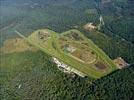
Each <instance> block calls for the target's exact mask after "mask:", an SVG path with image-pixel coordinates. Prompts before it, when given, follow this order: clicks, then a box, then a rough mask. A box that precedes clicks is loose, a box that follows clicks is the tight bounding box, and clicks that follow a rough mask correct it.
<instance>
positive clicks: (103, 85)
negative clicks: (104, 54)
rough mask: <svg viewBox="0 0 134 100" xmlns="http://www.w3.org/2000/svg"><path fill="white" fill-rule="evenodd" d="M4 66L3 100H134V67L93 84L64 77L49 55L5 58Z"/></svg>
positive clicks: (77, 78) (28, 53)
mask: <svg viewBox="0 0 134 100" xmlns="http://www.w3.org/2000/svg"><path fill="white" fill-rule="evenodd" d="M1 56H2V55H1ZM7 62H8V63H7ZM2 65H3V66H4V67H2V70H1V74H0V76H1V77H2V78H1V81H0V82H1V86H2V88H1V92H0V94H1V99H2V100H3V99H4V100H5V99H6V100H18V99H22V98H23V100H24V99H25V100H27V99H32V100H36V99H38V100H43V99H45V100H57V99H58V100H63V99H64V100H89V99H90V100H100V99H101V100H132V98H133V93H134V89H133V87H134V77H133V76H134V67H133V66H131V67H129V68H127V69H123V70H119V71H116V72H113V73H111V74H110V75H108V76H106V77H103V78H101V79H98V80H96V81H94V80H91V79H90V78H88V77H86V78H80V77H78V76H75V77H71V76H70V75H67V74H64V73H63V72H61V71H59V70H58V69H57V68H56V65H55V64H53V63H52V60H51V57H50V56H48V55H46V54H44V53H43V52H40V51H38V52H28V51H27V52H23V53H13V54H7V55H4V57H3V60H2ZM5 66H6V67H5ZM19 86H21V87H19Z"/></svg>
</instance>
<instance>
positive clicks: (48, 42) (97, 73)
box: [16, 29, 116, 78]
mask: <svg viewBox="0 0 134 100" xmlns="http://www.w3.org/2000/svg"><path fill="white" fill-rule="evenodd" d="M40 31H42V32H43V31H44V32H48V33H50V37H49V38H45V41H44V39H40V37H39V36H38V33H39V32H40ZM71 32H75V33H77V35H78V36H79V38H82V40H73V39H71V38H68V37H67V36H66V35H67V34H70V33H71ZM16 33H17V34H18V35H19V36H21V37H22V38H24V39H25V40H26V41H27V42H29V43H30V44H32V45H33V46H35V47H37V48H38V49H40V50H42V51H43V52H45V53H47V54H49V55H51V56H53V57H56V58H58V59H59V60H60V61H62V62H64V63H66V64H68V65H69V66H71V67H73V68H75V69H77V70H79V71H80V72H82V73H84V74H86V75H87V76H89V77H91V78H100V77H102V76H105V75H107V74H109V73H110V72H112V71H114V70H116V66H115V65H114V63H113V62H112V60H111V59H110V58H109V57H108V56H107V55H106V54H105V53H104V52H103V51H102V50H101V49H100V48H98V46H97V45H95V44H94V43H93V42H92V41H91V40H89V39H88V38H86V37H85V36H84V35H83V34H82V33H81V32H79V31H78V30H69V31H67V32H64V33H62V34H60V35H59V34H58V33H56V32H54V31H51V30H48V29H42V30H37V31H35V32H33V33H32V34H31V35H30V36H29V37H25V36H23V35H22V34H21V33H19V32H17V31H16ZM61 37H62V38H64V39H67V41H68V42H67V43H69V45H72V44H75V45H73V46H75V48H76V49H79V50H82V48H84V49H87V50H90V51H93V52H94V53H95V55H96V60H95V61H93V62H92V63H85V62H81V61H80V60H78V59H75V58H77V57H72V55H71V54H69V53H66V52H64V51H63V50H62V49H61V44H60V43H59V39H60V38H61ZM81 41H82V42H86V43H87V44H86V45H84V44H81V43H82V42H81ZM83 53H84V52H83ZM99 62H101V63H103V64H104V66H105V67H106V68H104V69H103V70H101V69H98V68H96V67H95V65H96V64H97V65H98V63H99ZM100 65H101V64H100Z"/></svg>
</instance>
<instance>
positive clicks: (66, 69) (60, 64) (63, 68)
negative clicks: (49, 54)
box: [53, 57, 86, 77]
mask: <svg viewBox="0 0 134 100" xmlns="http://www.w3.org/2000/svg"><path fill="white" fill-rule="evenodd" d="M53 62H54V63H56V64H57V66H58V69H59V70H61V71H63V72H64V73H69V74H71V73H75V74H77V75H79V76H81V77H85V76H86V75H85V74H84V73H82V72H80V71H78V70H76V69H74V68H71V67H70V66H68V65H66V64H64V63H63V62H60V61H59V60H58V59H57V58H54V57H53Z"/></svg>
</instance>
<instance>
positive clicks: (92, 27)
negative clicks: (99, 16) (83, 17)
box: [87, 23, 96, 29]
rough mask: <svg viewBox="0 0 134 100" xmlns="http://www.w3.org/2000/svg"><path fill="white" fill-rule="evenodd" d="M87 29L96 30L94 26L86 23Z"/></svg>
mask: <svg viewBox="0 0 134 100" xmlns="http://www.w3.org/2000/svg"><path fill="white" fill-rule="evenodd" d="M87 27H88V28H89V29H95V28H96V26H94V25H93V23H88V24H87Z"/></svg>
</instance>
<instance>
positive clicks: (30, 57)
mask: <svg viewBox="0 0 134 100" xmlns="http://www.w3.org/2000/svg"><path fill="white" fill-rule="evenodd" d="M133 6H134V1H133V0H108V2H106V0H0V16H1V19H0V37H1V38H0V47H1V46H2V45H3V42H4V41H5V40H6V39H9V38H14V37H18V36H17V35H16V34H15V32H14V30H18V31H20V32H21V33H23V34H24V35H26V36H27V35H29V34H30V33H31V32H33V31H34V30H37V29H42V28H49V29H51V30H54V31H56V32H59V33H61V32H63V31H66V30H69V29H73V28H77V29H78V30H80V31H81V32H82V33H83V34H84V35H85V36H87V37H88V38H90V39H91V40H92V41H93V42H94V43H95V44H97V45H98V46H99V47H100V48H101V49H103V50H104V51H105V52H106V54H108V55H109V56H110V57H111V58H112V59H115V58H117V57H122V58H124V59H125V60H126V61H127V62H128V63H129V64H131V66H130V67H129V68H126V69H122V70H117V71H116V72H113V73H111V74H110V75H108V76H105V77H103V78H101V79H98V80H93V79H91V78H88V77H86V78H80V77H78V76H75V77H74V78H72V77H71V76H70V75H67V74H64V73H62V72H61V71H59V70H58V69H57V67H56V65H55V64H53V63H52V61H51V57H50V56H49V55H47V54H44V53H43V52H40V51H37V52H31V51H26V52H21V53H12V54H1V53H0V58H2V59H0V63H1V64H0V68H1V70H0V85H1V89H0V97H1V98H2V100H21V99H22V98H23V99H32V100H36V99H40V100H43V99H45V100H57V99H60V100H63V99H65V100H82V99H83V100H89V99H90V100H100V99H101V100H132V99H133V93H134V65H133V63H134V52H133V51H134V39H133V38H134V34H133V32H134V26H133V24H134V20H133V19H134V12H133V11H134V7H133ZM100 16H103V20H104V22H105V25H104V26H102V28H101V30H100V31H86V30H84V29H83V25H85V24H86V23H88V22H93V23H94V24H95V25H97V24H98V23H99V17H100Z"/></svg>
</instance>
